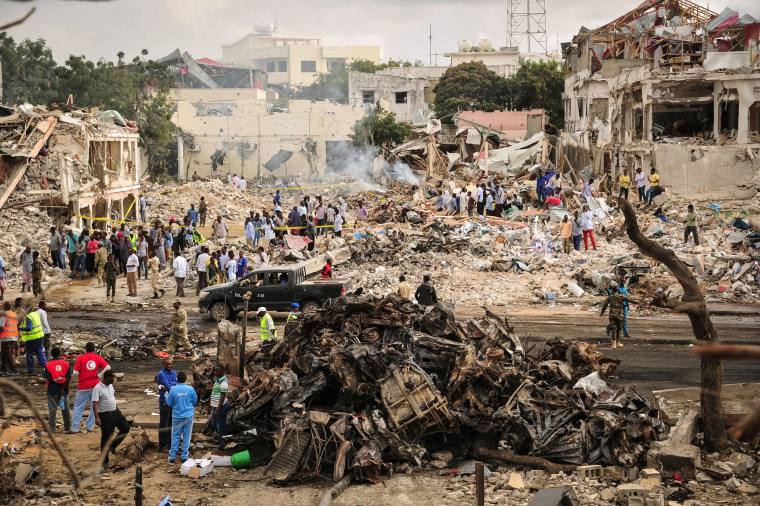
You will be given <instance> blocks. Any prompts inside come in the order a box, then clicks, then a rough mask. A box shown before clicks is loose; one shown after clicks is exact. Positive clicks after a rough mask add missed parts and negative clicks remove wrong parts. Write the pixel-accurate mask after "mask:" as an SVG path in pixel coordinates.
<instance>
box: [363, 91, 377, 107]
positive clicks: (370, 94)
mask: <svg viewBox="0 0 760 506" xmlns="http://www.w3.org/2000/svg"><path fill="white" fill-rule="evenodd" d="M362 103H363V104H374V103H375V92H374V91H362Z"/></svg>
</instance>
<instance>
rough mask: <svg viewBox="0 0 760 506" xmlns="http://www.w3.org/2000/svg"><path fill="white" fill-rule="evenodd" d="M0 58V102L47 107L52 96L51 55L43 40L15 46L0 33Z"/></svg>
mask: <svg viewBox="0 0 760 506" xmlns="http://www.w3.org/2000/svg"><path fill="white" fill-rule="evenodd" d="M0 59H1V60H2V65H3V103H5V104H9V105H15V104H23V103H25V102H28V103H30V104H47V103H48V102H49V101H50V99H51V98H53V97H55V96H56V91H55V90H53V89H51V86H53V84H54V82H55V67H56V64H55V61H54V60H53V52H52V51H51V50H50V48H48V47H47V46H46V45H45V41H44V40H43V39H37V40H35V41H32V40H28V39H27V40H24V41H23V42H20V43H19V44H16V41H14V40H13V37H10V36H8V34H7V33H6V32H2V33H0Z"/></svg>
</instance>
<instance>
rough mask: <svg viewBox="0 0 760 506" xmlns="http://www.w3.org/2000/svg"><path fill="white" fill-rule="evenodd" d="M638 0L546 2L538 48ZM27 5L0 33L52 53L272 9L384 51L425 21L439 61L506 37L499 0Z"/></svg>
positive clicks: (143, 39) (164, 43) (114, 45)
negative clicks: (467, 43)
mask: <svg viewBox="0 0 760 506" xmlns="http://www.w3.org/2000/svg"><path fill="white" fill-rule="evenodd" d="M640 1H641V0H619V1H617V2H598V1H595V0H594V1H592V0H576V1H575V2H560V1H549V2H546V4H547V11H548V12H547V42H548V49H549V50H554V49H556V48H557V45H558V44H557V42H558V40H557V39H559V42H565V41H569V40H571V39H572V37H573V36H574V35H575V34H577V33H578V29H579V28H580V27H581V25H585V26H587V27H589V28H596V27H598V26H600V25H603V24H606V23H608V22H610V21H612V20H613V19H615V18H617V17H619V16H620V15H621V14H623V13H625V12H627V11H629V10H631V9H633V8H635V7H636V6H637V5H638V4H639V3H640ZM30 3H31V2H29V3H27V2H24V3H23V4H20V3H17V2H0V18H2V19H18V18H20V17H21V16H23V15H24V14H25V13H26V12H27V10H28V9H29V4H30ZM33 5H35V6H36V7H37V12H36V13H35V14H34V15H33V16H32V17H31V18H30V19H29V20H28V21H27V22H26V23H24V24H22V25H20V26H18V27H15V28H12V29H11V30H9V33H10V35H11V36H13V37H14V38H16V39H23V38H33V39H36V38H39V37H42V38H44V39H45V40H46V41H47V42H48V44H49V46H50V47H51V48H52V49H53V53H54V55H55V57H56V61H58V62H62V61H64V60H65V59H66V58H67V57H68V55H69V54H71V53H73V54H84V55H85V56H87V57H88V58H90V59H93V60H96V59H98V58H108V59H114V58H115V55H116V53H117V52H118V51H125V52H126V53H127V55H128V56H129V57H131V56H134V55H137V54H139V52H140V50H141V49H143V48H146V49H148V50H149V52H150V56H151V57H153V58H159V57H161V56H164V55H166V54H168V53H170V52H171V51H173V50H174V49H176V48H180V49H182V50H184V51H188V52H189V53H190V54H192V55H193V56H195V57H196V58H203V57H210V58H219V57H221V54H222V48H221V46H222V44H230V43H233V42H236V41H237V40H239V39H241V38H242V37H243V36H245V35H247V34H248V33H250V32H251V31H252V29H253V26H254V24H256V23H257V22H272V21H274V19H275V11H276V16H277V22H278V24H279V26H280V31H281V32H282V33H296V34H300V33H307V34H308V33H311V34H315V33H316V34H319V35H321V36H322V37H323V38H324V40H325V43H326V44H333V45H341V44H356V45H379V46H380V47H381V48H382V50H383V55H384V56H385V57H386V58H402V59H405V60H411V61H414V60H415V59H419V60H422V61H424V62H426V63H427V61H428V58H429V56H428V52H429V42H430V41H429V38H428V37H429V30H430V26H431V25H432V31H433V53H438V54H439V56H438V57H437V60H438V63H439V64H447V63H448V59H446V58H444V57H443V56H442V53H444V52H449V51H454V50H455V49H456V46H457V41H459V40H473V39H482V38H488V39H490V40H491V41H493V44H494V46H495V47H500V46H503V45H505V44H506V24H507V19H506V17H507V12H506V10H507V2H506V1H505V0H477V1H475V2H473V1H465V0H414V1H409V0H385V1H384V2H382V3H379V2H376V1H370V0H321V1H319V2H314V1H312V0H283V1H281V2H279V3H277V4H273V3H272V2H268V1H266V2H265V1H263V0H214V1H208V0H120V1H112V2H75V1H53V0H48V1H37V2H34V3H33ZM727 5H731V6H732V7H733V8H736V9H740V10H742V11H743V12H749V13H750V14H753V15H755V16H756V17H760V9H758V7H757V0H730V1H721V2H719V3H714V2H711V3H710V8H711V9H712V10H714V11H718V12H719V11H721V10H722V9H723V8H724V7H725V6H727ZM434 58H435V57H434Z"/></svg>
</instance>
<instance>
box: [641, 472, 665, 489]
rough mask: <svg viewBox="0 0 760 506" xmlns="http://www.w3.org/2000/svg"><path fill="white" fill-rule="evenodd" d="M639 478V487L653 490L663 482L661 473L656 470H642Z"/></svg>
mask: <svg viewBox="0 0 760 506" xmlns="http://www.w3.org/2000/svg"><path fill="white" fill-rule="evenodd" d="M639 476H640V478H639V485H641V486H644V487H647V488H653V487H655V486H657V485H659V484H660V482H661V477H660V472H659V471H657V470H656V469H642V470H641V472H640V473H639Z"/></svg>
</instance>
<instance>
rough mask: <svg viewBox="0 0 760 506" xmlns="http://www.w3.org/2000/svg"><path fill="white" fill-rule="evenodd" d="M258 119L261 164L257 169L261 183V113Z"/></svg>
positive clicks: (257, 116) (257, 149) (258, 150)
mask: <svg viewBox="0 0 760 506" xmlns="http://www.w3.org/2000/svg"><path fill="white" fill-rule="evenodd" d="M256 119H257V120H258V125H259V145H258V146H257V147H256V153H257V154H258V157H259V164H258V169H256V177H257V178H258V180H259V183H261V114H258V115H256Z"/></svg>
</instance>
